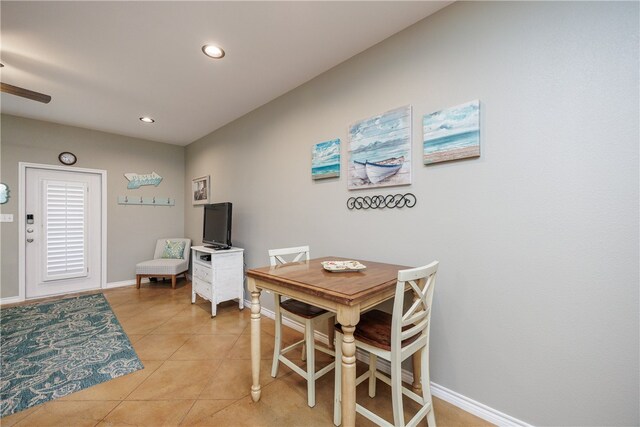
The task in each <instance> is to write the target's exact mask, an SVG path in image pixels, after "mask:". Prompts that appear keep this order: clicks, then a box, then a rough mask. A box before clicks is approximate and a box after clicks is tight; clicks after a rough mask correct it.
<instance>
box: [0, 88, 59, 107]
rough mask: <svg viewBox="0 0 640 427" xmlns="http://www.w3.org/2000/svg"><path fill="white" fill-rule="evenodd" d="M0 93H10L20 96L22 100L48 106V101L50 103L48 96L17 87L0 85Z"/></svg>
mask: <svg viewBox="0 0 640 427" xmlns="http://www.w3.org/2000/svg"><path fill="white" fill-rule="evenodd" d="M0 92H6V93H10V94H11V95H16V96H21V97H23V98H27V99H31V100H34V101H38V102H42V103H44V104H48V103H49V101H51V97H50V96H49V95H45V94H44V93H39V92H34V91H32V90H29V89H24V88H21V87H18V86H13V85H10V84H7V83H0Z"/></svg>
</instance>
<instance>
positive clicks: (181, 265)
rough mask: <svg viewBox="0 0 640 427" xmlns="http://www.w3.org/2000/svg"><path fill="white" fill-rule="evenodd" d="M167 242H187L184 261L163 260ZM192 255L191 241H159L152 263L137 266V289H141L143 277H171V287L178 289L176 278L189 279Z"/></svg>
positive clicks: (183, 256) (178, 239)
mask: <svg viewBox="0 0 640 427" xmlns="http://www.w3.org/2000/svg"><path fill="white" fill-rule="evenodd" d="M167 240H171V241H173V242H176V241H177V242H185V245H184V252H183V254H182V259H173V258H162V253H163V252H164V248H165V245H166V243H167ZM190 254H191V239H182V238H175V239H169V238H167V239H158V242H157V243H156V250H155V253H154V255H153V259H152V260H151V261H144V262H140V263H138V264H136V288H138V289H139V288H140V282H141V280H142V278H143V277H162V278H166V277H170V278H171V287H172V288H173V289H175V288H176V276H179V275H181V274H184V277H185V278H186V277H187V272H188V271H189V256H190Z"/></svg>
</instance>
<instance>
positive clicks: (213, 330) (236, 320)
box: [195, 308, 251, 335]
mask: <svg viewBox="0 0 640 427" xmlns="http://www.w3.org/2000/svg"><path fill="white" fill-rule="evenodd" d="M247 310H248V309H244V310H243V311H247ZM250 320H251V319H250V318H247V316H245V315H244V314H243V313H242V312H240V311H238V309H237V308H235V309H234V312H232V313H220V314H218V315H216V317H214V318H210V322H207V323H203V324H202V325H201V327H199V328H197V329H196V330H195V333H197V334H216V335H217V334H236V335H240V334H241V333H242V331H244V329H245V328H246V327H247V325H249V321H250Z"/></svg>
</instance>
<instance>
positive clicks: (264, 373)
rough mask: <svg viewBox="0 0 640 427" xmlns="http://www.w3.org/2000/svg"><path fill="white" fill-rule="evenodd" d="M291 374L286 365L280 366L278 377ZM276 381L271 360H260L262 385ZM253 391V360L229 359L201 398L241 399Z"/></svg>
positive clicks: (215, 373)
mask: <svg viewBox="0 0 640 427" xmlns="http://www.w3.org/2000/svg"><path fill="white" fill-rule="evenodd" d="M289 374H291V370H290V369H289V368H287V367H286V366H280V370H279V372H278V378H280V377H284V376H286V375H289ZM272 381H274V378H272V377H271V361H270V360H266V359H265V360H261V361H260V385H261V386H262V387H264V386H265V385H267V384H269V383H270V382H272ZM250 391H251V360H247V359H227V360H223V361H222V363H221V364H220V367H219V368H218V369H217V370H216V371H215V372H214V373H213V375H212V377H211V380H210V381H209V383H208V384H207V386H206V387H205V389H204V390H202V393H201V394H200V397H199V399H214V400H217V399H240V398H242V397H244V396H248V395H249V393H250Z"/></svg>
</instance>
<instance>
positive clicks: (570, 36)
mask: <svg viewBox="0 0 640 427" xmlns="http://www.w3.org/2000/svg"><path fill="white" fill-rule="evenodd" d="M638 42H639V40H638V3H637V2H627V3H612V2H606V3H605V2H603V3H597V2H592V3H591V2H590V3H573V2H572V3H556V2H553V3H552V2H536V3H523V2H513V3H509V2H496V3H488V2H469V3H455V4H453V5H452V6H449V7H447V8H445V9H443V10H442V11H440V12H438V13H437V14H435V15H433V16H432V17H429V18H427V19H426V20H424V21H422V22H419V23H418V24H416V25H414V26H413V27H411V28H409V29H407V30H405V31H403V32H401V33H399V34H397V35H395V36H393V37H392V38H390V39H388V40H386V41H384V42H382V43H380V44H379V45H377V46H374V47H373V48H371V49H369V50H368V51H366V52H364V53H362V54H360V55H358V56H356V57H354V58H352V59H351V60H349V61H347V62H345V63H343V64H341V65H340V66H338V67H336V68H334V69H332V70H330V71H329V72H327V73H324V74H322V75H321V76H319V77H317V78H316V79H314V80H312V81H311V82H309V83H307V84H305V85H303V86H301V87H299V88H297V89H295V90H293V91H291V92H290V93H288V94H286V95H284V96H282V97H280V98H279V99H276V100H274V101H272V102H270V103H269V104H267V105H265V106H263V107H261V108H259V109H257V110H255V111H253V112H252V113H250V114H248V115H246V116H244V117H243V118H241V119H239V120H237V121H235V122H233V123H231V124H229V125H227V126H226V127H224V128H222V129H220V130H218V131H216V132H214V133H212V134H210V135H208V136H206V137H205V138H203V139H201V140H199V141H197V142H195V143H193V144H191V145H189V146H188V147H187V152H186V174H187V176H186V178H187V179H186V181H187V182H185V191H187V192H188V190H189V188H188V184H189V182H188V181H189V180H190V179H191V178H193V177H197V176H201V175H206V174H210V175H211V182H212V189H213V200H214V201H226V200H228V201H232V202H233V203H234V225H233V241H234V244H235V245H236V246H241V247H244V248H246V250H247V252H246V255H247V258H246V260H247V264H248V266H249V267H255V266H260V265H265V264H267V262H268V260H267V249H268V248H273V247H284V246H293V245H300V244H309V245H311V249H312V256H314V257H318V256H326V255H337V256H346V257H354V258H360V259H364V260H376V261H377V260H380V261H388V262H391V263H398V264H406V265H421V264H425V263H428V262H430V261H431V260H433V259H438V260H440V262H441V264H440V266H441V268H440V273H439V279H438V280H439V282H438V286H437V290H436V296H435V302H434V306H435V307H434V311H433V316H434V317H433V326H432V332H433V335H432V348H431V360H432V379H433V381H434V382H436V383H438V384H440V385H442V386H444V387H447V388H449V389H452V390H454V391H456V392H458V393H461V394H463V395H465V396H467V397H470V398H472V399H475V400H477V401H479V402H482V403H484V404H486V405H489V406H491V407H493V408H495V409H498V410H500V411H502V412H504V413H507V414H509V415H511V416H514V417H516V418H519V419H521V420H524V421H526V422H529V423H532V424H536V425H638V424H639V423H640V420H639V418H638V405H639V404H638V402H639V395H638V389H639V383H638V348H639V342H638V335H639V329H638V282H639V277H638V258H639V248H638V232H639V228H638V217H639V212H638V201H639V199H638V140H639V130H638V115H639V110H638V103H639V97H638V73H639V67H638ZM473 99H480V100H481V116H482V117H481V122H482V123H481V128H482V143H481V144H482V157H481V158H479V159H474V160H466V161H460V162H455V163H447V164H439V165H435V166H429V167H425V166H423V165H422V163H421V143H420V141H421V137H422V132H421V127H420V123H421V117H422V115H423V114H426V113H430V112H432V111H436V110H439V109H441V108H446V107H450V106H454V105H457V104H460V103H463V102H466V101H470V100H473ZM405 104H411V105H413V112H414V117H413V125H414V130H413V138H414V144H413V149H414V152H413V184H412V185H411V186H409V187H401V188H396V189H382V190H377V191H360V192H350V191H347V189H346V186H347V183H346V164H347V158H346V148H347V127H348V125H349V124H350V123H353V122H354V121H356V120H358V119H362V118H366V117H368V116H371V115H374V114H377V113H380V112H384V111H387V110H389V109H391V108H394V107H398V106H401V105H405ZM336 137H338V138H341V139H342V141H343V155H345V157H344V159H343V163H342V177H341V178H340V179H337V180H327V181H325V182H313V181H312V180H311V177H310V151H311V146H312V145H313V144H314V143H318V142H321V141H326V140H329V139H333V138H336ZM406 191H411V192H413V193H414V194H416V196H417V198H418V205H417V206H416V207H415V208H414V209H409V210H401V211H398V210H387V211H349V210H347V208H346V207H345V202H346V200H347V198H348V197H350V196H352V195H366V194H389V193H393V192H406ZM185 220H186V225H185V231H186V233H187V235H188V237H190V238H192V239H194V240H196V241H199V239H200V237H201V226H202V210H201V208H198V207H193V206H190V204H189V203H187V205H186V213H185ZM263 300H264V301H265V303H266V304H265V305H267V306H270V304H271V301H270V299H269V298H263Z"/></svg>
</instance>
